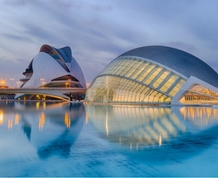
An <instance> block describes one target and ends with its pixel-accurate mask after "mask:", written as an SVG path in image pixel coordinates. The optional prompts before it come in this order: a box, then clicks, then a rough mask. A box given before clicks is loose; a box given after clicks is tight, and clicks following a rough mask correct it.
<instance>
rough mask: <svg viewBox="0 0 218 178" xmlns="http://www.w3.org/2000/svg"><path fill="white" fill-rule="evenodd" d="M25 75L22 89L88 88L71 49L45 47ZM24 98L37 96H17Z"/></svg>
mask: <svg viewBox="0 0 218 178" xmlns="http://www.w3.org/2000/svg"><path fill="white" fill-rule="evenodd" d="M23 74H24V75H25V78H23V79H21V81H22V82H23V84H22V85H21V88H40V87H46V88H47V87H51V88H60V87H62V88H63V87H66V88H86V82H85V79H84V76H83V73H82V70H81V68H80V66H79V64H78V63H77V62H76V60H75V59H74V58H73V57H72V54H71V49H70V48H69V47H64V48H60V49H56V48H54V47H52V46H49V45H43V46H42V47H41V48H40V51H39V53H38V54H37V55H36V56H35V57H34V58H33V60H32V61H31V63H30V64H29V66H28V68H27V69H26V71H25V72H24V73H23ZM67 95H68V96H69V94H67ZM23 97H26V98H28V99H31V98H33V99H36V98H35V95H29V94H28V95H23V94H22V95H17V96H16V98H21V99H22V98H23ZM61 97H62V96H61ZM66 97H67V96H66ZM77 97H79V96H77ZM80 99H82V98H80Z"/></svg>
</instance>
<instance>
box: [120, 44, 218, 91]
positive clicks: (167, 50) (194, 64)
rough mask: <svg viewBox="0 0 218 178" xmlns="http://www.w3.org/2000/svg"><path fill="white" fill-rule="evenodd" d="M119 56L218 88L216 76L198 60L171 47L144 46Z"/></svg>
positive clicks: (215, 73)
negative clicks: (145, 61)
mask: <svg viewBox="0 0 218 178" xmlns="http://www.w3.org/2000/svg"><path fill="white" fill-rule="evenodd" d="M121 56H138V57H141V58H147V59H149V60H152V61H154V62H157V63H160V64H162V65H164V66H167V67H169V68H171V69H173V70H175V71H177V72H179V73H181V74H183V75H184V76H186V77H190V76H195V77H197V78H199V79H201V80H203V81H205V82H207V83H209V84H211V85H213V86H216V87H218V74H217V72H216V71H214V70H213V69H212V68H211V67H210V66H209V65H208V64H206V63H205V62H203V61H202V60H200V59H199V58H197V57H195V56H193V55H191V54H189V53H187V52H184V51H182V50H178V49H175V48H171V47H166V46H144V47H140V48H136V49H133V50H130V51H127V52H125V53H123V54H121V55H120V56H119V57H121Z"/></svg>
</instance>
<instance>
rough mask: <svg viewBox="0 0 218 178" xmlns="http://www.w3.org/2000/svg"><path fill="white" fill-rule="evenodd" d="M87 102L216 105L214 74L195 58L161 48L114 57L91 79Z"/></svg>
mask: <svg viewBox="0 0 218 178" xmlns="http://www.w3.org/2000/svg"><path fill="white" fill-rule="evenodd" d="M85 101H86V102H87V103H99V104H104V103H105V104H218V74H217V72H215V71H214V70H213V69H212V68H211V67H210V66H209V65H207V64H206V63H205V62H203V61H202V60H200V59H199V58H197V57H195V56H193V55H191V54H189V53H187V52H184V51H181V50H178V49H175V48H171V47H165V46H146V47H140V48H136V49H133V50H130V51H128V52H125V53H124V54H122V55H120V56H118V57H117V58H116V59H114V60H113V61H112V62H111V63H110V64H109V65H108V66H106V68H105V69H104V70H103V71H102V72H101V73H100V74H99V75H98V76H97V77H96V78H95V79H94V81H93V82H92V84H91V86H90V88H89V89H88V90H87V92H86V99H85Z"/></svg>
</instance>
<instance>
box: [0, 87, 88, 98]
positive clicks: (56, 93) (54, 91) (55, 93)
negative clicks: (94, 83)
mask: <svg viewBox="0 0 218 178" xmlns="http://www.w3.org/2000/svg"><path fill="white" fill-rule="evenodd" d="M0 93H1V94H33V95H46V96H50V97H55V98H59V99H63V100H67V99H69V97H68V96H67V95H70V94H72V95H73V94H85V93H86V88H46V87H43V88H0ZM66 94H67V95H66Z"/></svg>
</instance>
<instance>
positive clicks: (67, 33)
mask: <svg viewBox="0 0 218 178" xmlns="http://www.w3.org/2000/svg"><path fill="white" fill-rule="evenodd" d="M0 37H1V38H0V39H1V41H0V79H5V80H7V84H8V85H9V86H10V85H15V82H16V81H19V79H20V78H23V77H24V76H23V74H22V73H23V72H24V71H25V69H26V68H27V66H28V65H29V63H30V61H31V60H32V58H34V57H35V56H36V55H37V53H38V52H39V49H40V47H41V46H42V45H43V44H49V45H51V46H53V47H55V48H61V47H64V46H70V47H71V49H72V53H73V56H74V58H75V59H76V60H77V62H78V63H79V65H80V66H81V68H82V70H83V73H84V75H85V79H86V81H87V82H89V83H91V81H92V80H93V79H94V78H95V77H96V76H97V75H98V73H99V72H100V71H101V70H103V69H104V68H105V67H106V65H107V64H108V63H109V62H110V61H112V60H113V59H115V58H116V57H117V56H118V55H120V54H122V53H124V52H126V51H128V50H131V49H134V48H137V47H141V46H149V45H164V46H170V47H175V48H178V49H181V50H184V51H186V52H189V53H191V54H193V55H194V56H196V57H198V58H200V59H201V60H203V61H205V62H206V63H208V64H209V65H210V66H212V67H213V69H214V70H216V71H218V62H217V59H218V50H217V49H218V1H217V0H0ZM202 72H203V71H202ZM10 78H14V81H10Z"/></svg>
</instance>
